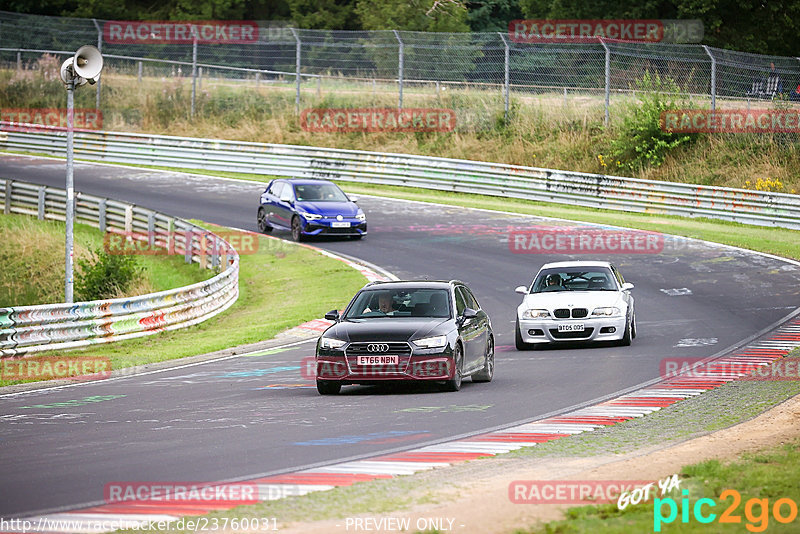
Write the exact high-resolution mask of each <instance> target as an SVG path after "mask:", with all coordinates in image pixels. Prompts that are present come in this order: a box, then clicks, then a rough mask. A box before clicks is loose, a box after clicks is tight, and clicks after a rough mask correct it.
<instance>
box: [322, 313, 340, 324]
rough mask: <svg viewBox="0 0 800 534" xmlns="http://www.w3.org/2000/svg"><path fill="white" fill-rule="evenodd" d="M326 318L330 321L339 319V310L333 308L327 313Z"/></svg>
mask: <svg viewBox="0 0 800 534" xmlns="http://www.w3.org/2000/svg"><path fill="white" fill-rule="evenodd" d="M325 318H326V319H327V320H329V321H337V322H338V321H339V310H331V311H329V312H328V313H326V314H325Z"/></svg>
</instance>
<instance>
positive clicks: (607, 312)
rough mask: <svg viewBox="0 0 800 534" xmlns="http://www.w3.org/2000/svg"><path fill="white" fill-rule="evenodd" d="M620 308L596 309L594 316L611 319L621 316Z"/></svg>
mask: <svg viewBox="0 0 800 534" xmlns="http://www.w3.org/2000/svg"><path fill="white" fill-rule="evenodd" d="M619 313H620V312H619V308H617V307H615V306H610V307H607V308H595V309H594V311H593V312H592V315H594V316H596V317H611V316H614V315H619Z"/></svg>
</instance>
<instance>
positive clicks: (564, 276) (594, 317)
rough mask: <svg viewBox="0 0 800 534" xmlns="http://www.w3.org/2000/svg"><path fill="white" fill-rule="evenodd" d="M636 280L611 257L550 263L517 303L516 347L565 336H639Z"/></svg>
mask: <svg viewBox="0 0 800 534" xmlns="http://www.w3.org/2000/svg"><path fill="white" fill-rule="evenodd" d="M631 289H633V284H630V283H626V282H625V279H624V278H622V274H621V273H620V272H619V271H618V270H617V269H616V268H615V267H614V266H613V265H611V264H610V263H609V262H607V261H564V262H556V263H547V264H545V265H544V266H542V268H541V269H539V272H538V273H537V274H536V277H535V278H534V279H533V283H532V284H531V286H530V287H525V286H519V287H518V288H517V289H516V292H517V293H521V294H523V295H525V297H524V298H523V299H522V304H520V305H519V307H518V308H517V325H516V336H515V337H516V345H517V350H525V349H529V348H536V347H541V346H544V345H546V344H548V343H557V342H564V341H618V342H619V343H620V344H621V345H630V344H631V339H632V338H634V337H636V314H635V313H634V307H633V295H631Z"/></svg>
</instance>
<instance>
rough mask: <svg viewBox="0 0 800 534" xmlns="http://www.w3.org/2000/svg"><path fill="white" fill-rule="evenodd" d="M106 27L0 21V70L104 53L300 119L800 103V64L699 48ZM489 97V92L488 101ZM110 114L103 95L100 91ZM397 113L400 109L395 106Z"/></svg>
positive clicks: (122, 63)
mask: <svg viewBox="0 0 800 534" xmlns="http://www.w3.org/2000/svg"><path fill="white" fill-rule="evenodd" d="M108 22H109V21H105V20H97V19H80V18H60V17H46V16H37V15H23V14H18V13H8V12H0V66H2V67H3V68H6V69H9V68H10V69H14V68H16V69H25V68H30V67H31V65H33V64H34V63H35V60H36V59H37V58H38V57H39V56H41V55H42V54H43V53H50V54H55V55H59V56H63V55H67V54H69V55H71V54H73V53H74V51H75V50H76V49H77V48H78V47H80V46H81V45H84V44H95V45H96V46H97V47H98V48H100V49H101V51H102V53H103V55H104V58H105V62H106V63H105V65H106V67H105V71H104V72H105V73H106V74H104V75H107V74H108V73H115V74H124V75H129V76H135V77H136V78H137V79H138V80H140V81H141V80H142V78H143V77H155V76H158V77H174V76H177V77H191V79H192V97H191V102H192V114H194V107H195V92H196V90H197V86H198V85H199V84H202V83H203V81H204V79H207V78H209V77H214V79H224V80H226V81H228V82H247V83H251V84H256V85H259V84H271V85H272V86H274V87H282V88H284V89H285V90H287V91H293V92H294V100H295V106H296V108H297V110H298V111H299V110H300V107H301V106H302V105H303V102H304V101H306V100H309V99H310V98H311V97H312V96H313V95H314V93H315V92H316V95H317V96H319V95H321V92H322V87H323V84H325V89H326V91H328V92H329V93H335V94H337V95H341V94H352V95H355V97H356V100H358V97H359V95H362V94H371V95H373V96H374V95H376V94H382V95H383V96H384V97H386V96H388V95H395V96H396V105H397V106H398V107H404V106H409V104H412V105H413V104H420V103H423V102H426V100H425V99H429V100H427V102H430V101H431V100H430V99H438V98H439V97H440V95H441V93H442V91H447V90H448V89H449V90H451V91H453V90H454V89H464V90H467V91H468V92H469V93H470V94H482V95H484V96H485V98H483V100H481V104H480V105H481V106H483V107H484V108H485V110H489V111H497V112H499V113H500V114H502V112H503V111H505V112H506V113H508V110H509V103H510V101H511V100H512V98H517V97H524V96H533V95H542V94H550V95H554V96H555V97H557V98H562V96H563V99H564V101H566V99H567V98H569V97H573V96H575V95H581V96H591V97H592V98H593V102H594V101H596V103H597V104H598V106H600V105H602V107H603V108H604V110H605V120H606V121H608V120H609V117H610V109H611V106H612V98H619V96H620V95H635V93H636V91H637V89H638V90H642V87H641V85H640V83H639V82H640V81H641V79H642V78H643V76H644V75H645V73H650V75H651V76H655V75H658V76H659V77H660V78H661V79H669V80H671V81H672V82H674V84H675V86H676V87H677V90H678V92H679V94H680V95H684V96H692V97H695V98H702V99H703V100H708V101H710V104H711V107H712V108H714V107H715V106H716V105H717V103H718V101H719V100H720V99H724V100H726V101H729V102H734V105H735V106H739V107H741V106H742V104H743V103H744V102H746V103H747V104H746V105H747V106H749V105H750V102H751V101H756V100H773V99H776V98H780V99H782V100H784V99H785V100H789V101H791V100H795V99H797V100H800V93H797V91H796V89H800V58H793V57H778V56H765V55H758V54H749V53H743V52H735V51H731V50H724V49H718V48H712V47H707V46H702V45H679V44H666V43H645V42H620V41H611V40H598V42H597V43H588V44H571V43H565V44H553V43H536V44H527V43H516V42H513V41H512V40H511V39H510V38H509V36H508V35H507V34H506V33H503V32H495V33H426V32H409V31H393V30H387V31H335V30H303V29H295V28H291V27H288V26H286V25H281V24H278V23H274V22H267V21H258V22H257V25H258V31H257V34H258V35H257V37H254V38H253V39H252V40H250V41H248V42H237V43H213V42H207V41H205V40H202V39H199V38H198V37H197V35H196V34H195V37H194V39H192V40H190V41H189V42H181V43H165V42H161V43H157V44H152V43H145V42H137V41H136V39H133V40H132V42H128V43H120V42H118V41H112V40H109V39H108V38H107V36H108V32H105V37H104V27H105V26H106V24H107V23H108ZM144 40H146V39H140V41H144ZM479 92H480V93H479ZM96 95H97V108H99V109H102V106H101V102H102V99H103V89H102V84H98V86H97V88H96ZM393 104H394V102H393Z"/></svg>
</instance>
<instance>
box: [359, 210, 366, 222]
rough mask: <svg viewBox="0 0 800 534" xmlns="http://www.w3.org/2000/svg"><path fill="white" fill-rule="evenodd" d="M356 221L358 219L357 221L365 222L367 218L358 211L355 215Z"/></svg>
mask: <svg viewBox="0 0 800 534" xmlns="http://www.w3.org/2000/svg"><path fill="white" fill-rule="evenodd" d="M356 219H358V220H359V221H366V220H367V216H366V215H364V212H363V211H361V210H358V213H356Z"/></svg>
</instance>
